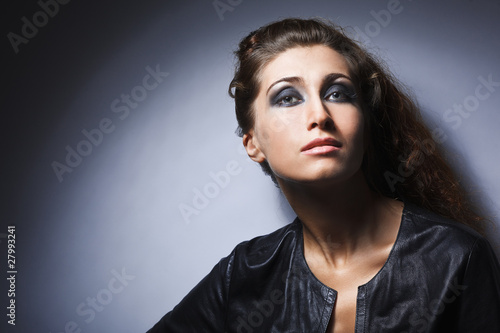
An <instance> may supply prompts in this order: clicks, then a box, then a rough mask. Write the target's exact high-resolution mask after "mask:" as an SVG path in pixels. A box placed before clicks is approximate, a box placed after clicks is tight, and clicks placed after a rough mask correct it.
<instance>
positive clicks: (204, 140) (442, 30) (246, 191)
mask: <svg viewBox="0 0 500 333" xmlns="http://www.w3.org/2000/svg"><path fill="white" fill-rule="evenodd" d="M221 2H223V3H226V4H228V3H232V5H229V6H230V7H229V8H230V9H231V10H228V11H226V12H224V13H222V15H218V13H217V11H216V9H215V8H214V5H213V1H211V0H205V1H201V0H189V1H96V0H93V1H74V2H69V3H67V4H64V5H60V8H59V12H58V13H57V14H55V15H54V17H51V18H49V19H48V22H47V23H46V24H45V25H44V26H42V27H40V28H39V31H38V33H37V34H36V36H34V37H33V38H31V39H29V42H28V43H27V44H21V45H20V46H19V52H18V53H17V54H16V53H15V52H14V50H13V48H12V46H11V44H10V43H9V40H8V38H7V37H5V38H4V39H3V46H4V54H6V55H7V58H8V59H7V62H5V63H4V64H5V65H6V66H5V71H4V73H5V75H3V77H4V78H5V81H4V84H5V86H4V88H3V90H2V112H3V121H2V131H1V133H2V135H4V136H5V137H4V138H3V140H2V147H3V148H2V149H3V150H2V151H3V156H4V158H3V161H2V169H3V171H2V176H3V177H2V178H3V181H2V190H3V191H2V201H1V202H2V210H1V211H2V218H1V224H0V242H1V243H0V248H1V253H2V254H1V255H0V258H4V259H2V260H1V263H0V265H1V269H2V272H1V274H2V275H1V276H3V277H4V278H2V283H1V284H0V287H1V289H0V295H1V298H0V300H1V302H2V303H1V304H0V305H1V306H0V308H1V309H4V310H2V313H0V318H2V319H1V320H0V321H1V322H0V328H2V331H5V330H4V329H3V328H4V327H7V329H8V332H54V333H55V332H64V330H65V327H66V326H68V327H71V326H72V325H77V326H78V329H80V330H81V331H82V332H144V331H146V330H147V329H148V328H149V327H151V326H152V325H153V324H154V323H155V322H156V321H157V320H159V319H160V317H161V316H162V315H163V314H165V313H166V312H167V311H169V310H170V309H171V308H172V307H173V306H174V305H175V304H176V303H178V302H179V301H180V300H181V298H182V297H183V296H184V295H185V294H186V293H187V292H188V291H189V290H190V289H191V288H192V287H193V286H194V285H195V284H196V283H197V282H198V281H199V280H200V279H201V278H202V277H203V276H204V275H205V274H207V273H208V272H209V270H210V269H211V268H212V267H213V265H214V264H216V263H217V261H218V260H219V259H220V258H221V257H223V256H225V255H227V254H229V252H230V251H231V250H232V248H233V247H234V246H235V245H236V244H237V243H239V242H241V241H243V240H247V239H250V238H252V237H254V236H257V235H262V234H265V233H269V232H271V231H273V230H275V229H277V228H279V227H281V226H283V225H285V224H286V223H288V222H290V221H291V220H292V219H293V217H294V215H293V213H292V212H291V210H290V208H289V207H288V204H287V203H286V201H285V200H284V199H283V198H282V196H281V195H280V194H279V192H278V191H277V190H276V189H275V188H274V186H273V184H272V182H271V181H270V179H268V178H267V177H265V176H264V175H263V174H262V173H261V171H260V168H259V167H258V166H257V165H254V164H253V163H252V162H251V161H250V160H249V159H248V157H246V155H245V154H244V152H243V150H242V149H241V143H240V139H239V138H238V137H237V136H236V135H235V134H234V130H235V128H236V121H235V117H234V114H233V103H232V100H231V99H230V98H229V97H228V96H227V93H226V91H227V86H228V84H229V81H230V80H231V76H232V71H233V66H234V60H233V57H232V51H233V50H234V49H235V47H236V45H237V43H238V41H239V40H240V39H241V38H242V37H244V36H245V35H246V34H248V33H249V32H250V31H252V30H254V29H256V28H258V27H259V26H261V25H263V24H265V23H268V22H270V21H273V20H276V19H279V18H284V17H288V16H301V17H305V18H307V17H313V16H322V17H325V18H329V19H332V20H334V21H335V22H337V23H338V24H340V25H342V26H345V27H347V28H348V31H351V32H352V35H356V31H363V32H364V33H365V34H366V36H367V37H363V36H361V35H360V36H359V38H360V39H361V40H362V41H363V42H364V43H365V45H366V46H367V48H368V49H369V50H371V51H372V52H373V53H375V54H377V55H379V56H380V57H381V58H382V59H384V60H385V61H386V63H387V65H388V66H389V67H390V68H391V70H392V71H393V72H394V73H395V75H396V76H397V77H398V78H400V80H401V81H402V82H404V83H405V84H406V85H407V86H408V87H409V88H410V89H411V90H412V91H413V92H414V94H415V96H416V98H417V99H418V101H419V103H420V105H421V107H422V110H423V113H424V116H425V119H426V121H427V122H428V124H429V126H430V127H431V128H441V129H442V130H443V131H444V133H445V134H446V140H444V142H443V146H444V148H445V150H446V151H447V153H448V155H449V156H450V158H451V159H452V165H453V167H454V168H455V170H456V171H457V172H458V173H459V174H460V176H461V177H462V178H463V180H464V184H465V186H466V187H467V189H468V190H469V191H470V193H473V195H474V197H475V199H476V201H477V202H479V203H480V205H481V207H482V209H483V212H484V214H486V215H488V216H490V217H491V219H492V221H493V225H492V228H490V230H489V234H488V235H489V236H488V238H489V239H490V241H491V242H492V244H493V246H494V247H495V250H496V252H497V254H499V253H500V251H499V244H498V242H497V239H499V235H500V233H499V232H498V231H496V230H494V229H495V228H494V226H495V225H496V226H498V225H499V222H500V219H499V218H498V217H497V216H498V214H499V212H500V204H499V202H500V179H499V177H498V165H499V164H500V156H499V153H498V140H499V137H500V135H499V131H498V127H499V125H500V114H499V113H498V112H497V109H498V105H499V104H500V87H495V88H494V91H492V92H490V95H489V96H488V98H486V99H484V100H480V103H479V105H476V106H474V108H473V109H474V111H471V112H469V111H467V112H466V113H464V116H458V113H453V111H447V110H450V109H453V106H454V105H455V104H456V105H463V104H464V103H472V102H473V101H474V97H473V96H474V94H475V89H476V87H477V86H478V85H479V84H480V83H481V81H480V80H479V79H478V78H479V77H483V78H488V76H491V78H492V80H493V81H495V82H499V81H500V67H499V65H498V64H499V60H500V57H499V51H500V41H499V39H498V37H497V35H498V32H499V31H500V21H499V20H498V18H499V17H500V16H499V14H500V5H499V2H498V1H485V0H477V1H439V2H438V1H416V0H414V1H410V0H401V1H400V5H399V6H398V7H397V8H398V9H399V10H400V12H399V13H397V14H392V15H391V17H390V19H388V18H387V16H385V20H382V21H380V22H379V21H377V20H376V18H375V17H376V16H377V15H376V14H373V13H380V11H383V10H385V11H386V10H387V7H388V4H390V3H392V1H388V0H381V1H349V2H348V1H319V0H318V1H250V0H243V1H240V0H232V1H228V0H221ZM5 6H10V7H6V9H5V10H4V13H3V14H2V15H3V16H6V17H4V19H3V20H2V22H3V23H2V27H3V33H4V36H7V34H8V33H9V32H14V33H17V34H20V33H21V27H22V25H23V21H21V18H22V17H23V16H26V17H27V18H28V19H29V20H30V21H31V20H32V17H33V14H35V13H36V12H37V11H39V10H40V6H39V5H38V4H37V3H36V2H35V1H31V2H27V1H24V2H23V3H17V4H10V3H9V5H5ZM379 20H380V19H379ZM148 66H149V67H150V68H153V69H154V68H156V67H157V66H159V68H160V70H161V71H163V72H168V73H169V75H168V76H167V77H165V78H164V79H163V82H161V83H159V84H158V86H157V87H156V88H155V89H153V90H151V91H148V92H147V96H146V97H145V98H144V100H142V101H140V102H139V103H138V105H137V107H136V108H135V109H131V110H130V113H129V115H128V117H126V118H124V119H120V115H122V113H115V112H113V111H112V108H111V103H112V102H113V101H114V100H115V99H116V98H120V96H121V95H122V94H130V93H131V92H132V91H135V92H136V93H138V92H140V89H141V88H137V86H140V85H142V81H143V78H144V77H145V76H146V75H147V70H146V67H148ZM149 82H150V83H152V82H154V81H149ZM134 89H135V90H134ZM482 89H483V90H481V92H486V91H487V90H484V88H482ZM137 96H139V95H137ZM120 105H122V106H123V104H120ZM469 109H470V107H469ZM447 112H450V113H449V114H448V117H450V118H446V116H445V115H446V114H447ZM452 116H453V117H455V118H453V119H454V120H451V119H452V118H451V117H452ZM457 117H458V119H457ZM105 118H108V119H110V121H111V122H112V124H113V126H114V131H113V132H111V133H108V134H104V135H103V139H102V142H101V143H100V144H99V145H97V146H93V148H92V152H91V153H90V154H88V156H85V157H83V159H82V162H81V163H80V164H79V165H78V166H76V167H75V168H73V170H72V172H71V173H64V174H63V175H62V181H60V180H59V179H58V177H57V176H56V174H55V172H54V170H53V167H52V163H53V162H54V161H58V162H60V163H65V162H64V160H65V157H66V153H67V152H66V146H70V147H72V148H73V149H76V147H77V145H78V143H79V142H80V141H81V140H84V139H85V137H84V135H83V134H82V130H84V129H85V130H88V131H90V130H92V129H94V128H96V127H98V126H99V123H100V122H101V121H102V120H103V119H105ZM228 163H229V166H230V167H232V168H233V169H232V170H233V171H234V170H236V171H235V172H233V174H232V175H230V176H229V178H228V180H227V181H225V183H223V184H222V185H217V184H216V182H215V181H214V180H213V178H212V176H211V173H212V174H217V173H220V172H221V171H224V170H226V168H227V166H228ZM204 189H205V190H207V191H209V193H210V194H211V196H212V197H211V198H207V200H206V201H207V202H205V204H204V207H202V208H200V209H198V210H197V214H193V215H191V216H190V217H189V219H186V218H184V217H183V216H182V214H181V212H180V207H183V206H182V205H186V206H187V205H189V206H193V200H195V199H196V193H197V192H196V191H197V190H199V191H202V192H203V191H204ZM199 203H200V202H199ZM186 206H184V207H186ZM7 225H16V233H17V238H16V240H17V243H16V246H17V248H16V249H17V252H16V259H17V270H18V274H17V281H16V282H17V283H16V304H17V317H16V319H17V320H16V323H17V325H16V326H15V327H12V326H10V325H9V326H7V324H6V321H7V318H6V316H5V314H4V313H3V311H6V310H5V306H6V304H7V303H6V302H7V297H6V294H7V289H8V286H7V284H6V282H5V276H6V271H7V268H6V244H7V241H6V238H5V237H6V233H7ZM123 272H124V273H125V275H127V277H126V279H128V280H127V281H125V282H123V283H120V282H117V281H118V280H116V281H115V275H116V274H119V273H120V274H122V273H123ZM110 283H111V285H110ZM110 286H111V287H110ZM111 291H113V292H111ZM110 296H111V297H110ZM92 298H96V299H97V302H98V303H97V304H98V305H99V302H101V303H103V304H104V305H102V307H97V308H96V309H95V310H90V309H92V307H91V306H90V305H89V304H87V302H89V300H90V301H91V299H92ZM82 304H83V305H82ZM77 309H80V312H78V311H77ZM97 309H99V310H97ZM82 311H83V312H84V313H85V314H83V315H82ZM91 313H93V314H91ZM71 322H74V324H72V323H71ZM75 331H78V330H75Z"/></svg>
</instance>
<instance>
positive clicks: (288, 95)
mask: <svg viewBox="0 0 500 333" xmlns="http://www.w3.org/2000/svg"><path fill="white" fill-rule="evenodd" d="M302 100H303V98H302V95H301V94H300V93H299V92H298V91H297V89H295V88H294V87H284V88H282V89H280V90H278V91H276V93H274V94H272V95H271V97H270V103H271V105H272V106H277V107H280V106H281V107H283V106H285V107H286V106H294V105H297V104H299V103H301V102H302Z"/></svg>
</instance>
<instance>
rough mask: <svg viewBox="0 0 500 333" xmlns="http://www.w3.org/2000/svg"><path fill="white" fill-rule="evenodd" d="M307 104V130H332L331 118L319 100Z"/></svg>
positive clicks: (317, 98) (314, 99) (312, 100)
mask: <svg viewBox="0 0 500 333" xmlns="http://www.w3.org/2000/svg"><path fill="white" fill-rule="evenodd" d="M308 104H309V105H308V110H307V117H308V119H307V130H308V131H310V130H312V129H314V128H319V129H322V130H332V129H333V128H334V123H333V118H332V116H331V114H330V111H329V110H328V108H327V107H326V105H325V104H324V103H323V101H322V100H321V98H319V97H316V98H313V99H310V100H309V103H308Z"/></svg>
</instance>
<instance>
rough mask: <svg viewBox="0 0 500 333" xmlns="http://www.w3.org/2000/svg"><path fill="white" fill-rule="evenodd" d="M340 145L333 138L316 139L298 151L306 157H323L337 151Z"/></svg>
mask: <svg viewBox="0 0 500 333" xmlns="http://www.w3.org/2000/svg"><path fill="white" fill-rule="evenodd" d="M340 147H342V144H341V143H340V142H339V141H337V140H335V139H334V138H330V137H328V138H317V139H314V140H312V141H311V142H309V143H308V144H307V145H305V146H304V147H302V148H301V149H300V151H301V152H302V153H303V154H307V155H323V154H328V153H331V152H333V151H336V150H339V149H340Z"/></svg>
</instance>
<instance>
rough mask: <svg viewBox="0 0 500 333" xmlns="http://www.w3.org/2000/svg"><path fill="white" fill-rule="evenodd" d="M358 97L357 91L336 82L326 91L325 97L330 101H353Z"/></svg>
mask: <svg viewBox="0 0 500 333" xmlns="http://www.w3.org/2000/svg"><path fill="white" fill-rule="evenodd" d="M355 98H356V93H355V92H354V91H353V90H352V89H350V88H347V87H346V86H344V85H341V84H334V85H332V86H331V87H330V88H328V90H327V91H326V93H325V99H326V100H327V101H330V102H351V101H352V100H353V99H355Z"/></svg>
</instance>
